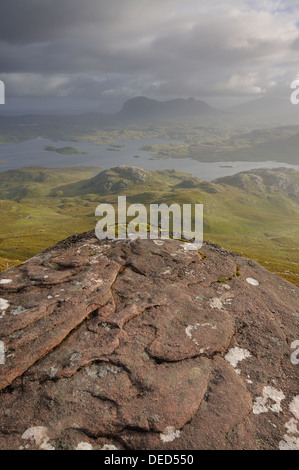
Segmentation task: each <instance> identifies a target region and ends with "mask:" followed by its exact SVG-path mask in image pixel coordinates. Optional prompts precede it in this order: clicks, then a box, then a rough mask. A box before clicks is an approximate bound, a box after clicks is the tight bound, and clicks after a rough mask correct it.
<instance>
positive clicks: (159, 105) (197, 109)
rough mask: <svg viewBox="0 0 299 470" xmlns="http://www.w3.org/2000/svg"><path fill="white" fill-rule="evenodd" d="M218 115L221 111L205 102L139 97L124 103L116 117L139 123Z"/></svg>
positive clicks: (191, 99)
mask: <svg viewBox="0 0 299 470" xmlns="http://www.w3.org/2000/svg"><path fill="white" fill-rule="evenodd" d="M218 114H221V111H218V110H216V109H215V108H212V107H211V106H209V105H208V104H207V103H206V102H205V101H201V100H195V99H194V98H189V99H187V100H185V99H175V100H170V101H157V100H153V99H149V98H146V97H145V96H139V97H137V98H132V99H130V100H128V101H126V102H125V103H124V105H123V107H122V109H121V111H120V112H119V113H118V114H117V115H116V116H117V117H118V118H120V119H128V120H130V121H137V122H140V120H142V121H152V120H157V119H158V120H178V119H182V118H188V117H200V116H204V115H210V116H213V115H214V116H216V115H218Z"/></svg>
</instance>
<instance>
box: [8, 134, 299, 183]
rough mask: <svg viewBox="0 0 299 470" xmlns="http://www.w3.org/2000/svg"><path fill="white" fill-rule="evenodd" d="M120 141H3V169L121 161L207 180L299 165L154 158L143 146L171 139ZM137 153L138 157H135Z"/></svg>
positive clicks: (109, 164)
mask: <svg viewBox="0 0 299 470" xmlns="http://www.w3.org/2000/svg"><path fill="white" fill-rule="evenodd" d="M116 143H117V145H124V146H125V147H124V148H122V149H120V150H119V151H109V150H107V145H105V146H97V145H93V144H91V143H87V142H52V141H50V140H47V139H43V138H41V137H39V138H37V139H34V140H28V141H26V142H22V143H19V144H8V145H0V161H5V163H0V171H6V170H12V169H16V168H23V167H27V166H42V167H46V168H59V167H67V166H98V167H101V168H103V169H107V168H112V167H114V166H119V165H129V166H139V167H141V168H146V169H148V170H166V169H173V170H178V171H184V172H186V173H190V174H192V175H193V176H197V177H198V178H201V179H203V180H206V181H212V180H213V179H216V178H220V177H223V176H229V175H233V174H236V173H239V172H240V171H247V170H252V169H254V168H279V167H284V168H295V169H299V165H289V164H287V163H279V162H271V161H269V162H223V163H221V162H216V163H215V162H213V163H205V162H198V161H196V160H192V159H189V158H182V159H178V158H168V159H165V160H158V159H152V154H151V152H149V151H145V150H140V148H141V147H144V146H148V145H155V144H169V143H172V141H168V140H162V139H141V140H119V141H117V142H116ZM46 145H53V146H55V147H66V146H72V147H75V148H77V149H79V150H81V151H83V152H88V155H60V154H58V153H56V152H49V151H47V150H45V149H44V147H45V146H46ZM136 155H138V156H139V158H135V156H136Z"/></svg>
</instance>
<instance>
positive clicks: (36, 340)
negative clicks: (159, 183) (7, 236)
mask: <svg viewBox="0 0 299 470" xmlns="http://www.w3.org/2000/svg"><path fill="white" fill-rule="evenodd" d="M248 280H250V282H248ZM253 281H254V282H253ZM298 300H299V289H298V288H296V287H295V286H293V285H292V284H290V283H288V282H286V281H284V280H282V279H280V278H278V277H276V276H274V275H273V274H271V273H269V272H268V271H266V270H265V269H264V268H262V267H261V266H259V265H258V264H257V263H254V262H252V261H250V260H247V259H244V258H242V257H240V256H238V255H236V254H234V253H231V252H228V251H227V250H224V249H222V248H221V247H219V246H217V245H211V244H205V245H204V247H203V249H202V252H197V251H185V249H184V243H182V242H180V241H174V240H163V241H159V242H157V241H153V240H136V241H129V240H127V241H113V242H112V241H107V240H104V241H99V240H97V239H96V238H95V236H94V233H93V232H89V233H86V234H82V235H80V236H74V237H71V238H69V239H67V240H65V241H63V242H61V243H59V244H58V245H56V246H54V247H52V248H50V249H49V250H47V251H46V252H44V253H41V254H40V255H38V256H36V257H35V258H33V259H31V260H29V261H28V262H27V263H25V264H23V265H22V266H20V267H17V268H13V269H10V270H7V271H5V272H4V273H2V274H1V276H0V340H1V343H0V346H1V347H2V350H1V349H0V353H1V351H2V355H1V354H0V360H1V358H2V361H1V363H0V409H1V412H0V449H3V450H4V449H42V450H53V449H57V450H60V449H65V450H67V449H84V448H89V449H112V450H113V449H119V450H121V449H177V450H192V449H299V389H298V372H299V365H298V361H297V356H299V353H298V354H297V356H296V349H295V348H296V344H297V345H298V347H299V302H298ZM296 341H298V343H296ZM2 362H3V364H2Z"/></svg>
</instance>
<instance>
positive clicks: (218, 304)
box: [210, 297, 223, 310]
mask: <svg viewBox="0 0 299 470" xmlns="http://www.w3.org/2000/svg"><path fill="white" fill-rule="evenodd" d="M210 307H211V308H213V309H217V310H222V309H223V303H222V301H221V299H218V298H217V297H215V298H214V299H211V301H210Z"/></svg>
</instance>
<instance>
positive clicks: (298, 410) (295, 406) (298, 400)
mask: <svg viewBox="0 0 299 470" xmlns="http://www.w3.org/2000/svg"><path fill="white" fill-rule="evenodd" d="M290 412H291V413H292V415H294V416H295V418H296V419H298V420H299V395H296V396H295V398H294V399H293V401H292V403H291V404H290Z"/></svg>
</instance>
